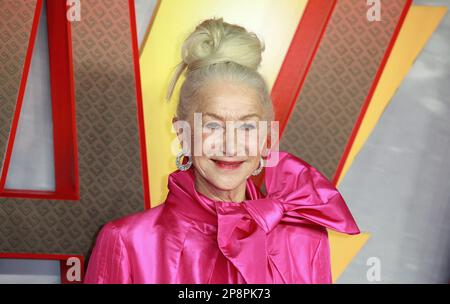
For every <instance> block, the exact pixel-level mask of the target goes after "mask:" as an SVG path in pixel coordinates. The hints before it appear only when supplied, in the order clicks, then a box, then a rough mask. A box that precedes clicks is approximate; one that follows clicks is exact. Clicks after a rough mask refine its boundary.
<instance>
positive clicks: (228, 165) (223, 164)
mask: <svg viewBox="0 0 450 304" xmlns="http://www.w3.org/2000/svg"><path fill="white" fill-rule="evenodd" d="M212 161H213V162H214V163H215V164H216V166H217V167H219V168H221V169H228V170H234V169H237V168H239V167H240V166H241V165H242V163H244V161H223V160H218V159H212Z"/></svg>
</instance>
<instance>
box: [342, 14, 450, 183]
mask: <svg viewBox="0 0 450 304" xmlns="http://www.w3.org/2000/svg"><path fill="white" fill-rule="evenodd" d="M446 12H447V7H432V6H418V5H413V6H412V7H411V8H410V10H409V12H408V14H407V16H406V19H405V22H404V24H403V26H402V28H401V30H400V33H399V36H398V38H397V41H396V42H395V45H394V48H393V50H392V53H391V55H390V56H389V59H388V61H387V64H386V66H385V69H384V71H383V73H382V76H381V78H380V81H379V83H378V85H377V88H376V90H375V93H374V95H373V97H372V100H371V102H370V104H369V107H368V108H367V112H366V114H365V116H364V119H363V121H362V123H361V126H360V128H359V131H358V133H357V135H356V137H355V141H354V143H353V145H352V147H351V150H350V153H349V155H348V157H347V160H346V162H345V164H344V167H343V170H342V172H341V175H340V176H339V180H338V182H337V185H339V183H340V182H341V180H342V179H343V177H344V176H345V174H346V173H347V171H348V169H349V168H350V166H351V164H352V163H353V160H354V159H355V157H356V155H357V154H358V153H359V151H360V150H361V148H362V146H363V145H364V143H365V142H366V141H367V139H368V137H369V135H370V134H371V133H372V131H373V129H374V128H375V126H376V124H377V122H378V120H379V119H380V117H381V115H382V114H383V111H384V110H385V108H386V107H387V105H388V104H389V102H390V101H391V99H392V97H393V96H394V94H395V93H396V91H397V89H398V88H399V87H400V85H401V83H402V81H403V79H404V78H405V77H406V75H407V74H408V72H409V70H410V69H411V67H412V65H413V63H414V60H415V59H416V57H417V56H418V55H419V53H420V51H421V50H422V49H423V48H424V46H425V44H426V43H427V41H428V40H429V39H430V37H431V35H432V34H433V32H434V31H435V30H436V28H437V26H438V24H439V23H440V21H441V20H442V18H443V17H444V15H445V13H446Z"/></svg>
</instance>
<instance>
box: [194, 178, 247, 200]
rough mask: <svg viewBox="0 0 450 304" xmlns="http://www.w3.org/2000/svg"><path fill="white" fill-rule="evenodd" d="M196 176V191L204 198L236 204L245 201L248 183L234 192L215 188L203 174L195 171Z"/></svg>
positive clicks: (233, 190)
mask: <svg viewBox="0 0 450 304" xmlns="http://www.w3.org/2000/svg"><path fill="white" fill-rule="evenodd" d="M194 172H195V173H194V174H195V189H196V190H197V192H200V193H201V194H203V195H204V196H206V197H208V198H210V199H212V200H215V201H222V202H236V203H241V202H242V201H244V200H245V191H246V183H245V182H244V183H242V184H241V185H239V186H238V187H236V188H235V189H232V190H222V189H219V188H217V187H215V186H214V185H213V184H211V183H210V182H209V181H208V180H206V179H205V178H204V177H203V176H201V174H199V173H198V172H197V170H194Z"/></svg>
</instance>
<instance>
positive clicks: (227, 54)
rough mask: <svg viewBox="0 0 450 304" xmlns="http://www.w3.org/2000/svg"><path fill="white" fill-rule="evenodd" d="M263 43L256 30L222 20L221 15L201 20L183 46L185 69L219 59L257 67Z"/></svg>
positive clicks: (208, 63) (219, 61)
mask: <svg viewBox="0 0 450 304" xmlns="http://www.w3.org/2000/svg"><path fill="white" fill-rule="evenodd" d="M263 51H264V44H263V42H261V41H260V40H259V38H258V37H257V36H256V34H254V33H252V32H248V31H247V30H246V29H245V28H243V27H241V26H239V25H235V24H230V23H227V22H224V21H223V19H222V18H219V19H216V18H214V19H208V20H205V21H203V22H202V23H200V24H199V25H198V26H197V27H196V29H195V31H194V32H193V33H192V34H191V35H189V37H188V38H187V39H186V40H185V42H184V44H183V47H182V59H183V62H184V63H185V65H186V66H187V70H188V72H189V71H192V70H196V69H198V68H201V67H204V66H207V65H211V64H215V63H222V62H230V61H231V62H235V63H237V64H240V65H243V66H245V67H248V68H251V69H254V70H256V69H258V67H259V65H260V64H261V53H262V52H263Z"/></svg>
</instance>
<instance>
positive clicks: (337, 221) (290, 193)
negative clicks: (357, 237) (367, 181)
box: [215, 152, 360, 283]
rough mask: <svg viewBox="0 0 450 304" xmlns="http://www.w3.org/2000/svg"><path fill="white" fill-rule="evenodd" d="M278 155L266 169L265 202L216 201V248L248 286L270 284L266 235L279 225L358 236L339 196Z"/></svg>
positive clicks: (302, 165) (301, 165) (304, 167)
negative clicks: (319, 229)
mask: <svg viewBox="0 0 450 304" xmlns="http://www.w3.org/2000/svg"><path fill="white" fill-rule="evenodd" d="M278 153H279V157H280V159H279V163H278V165H277V166H275V167H267V168H266V169H265V171H266V172H265V186H266V190H267V195H266V197H265V198H261V199H254V200H246V201H244V202H242V203H240V204H236V203H231V202H215V207H216V211H217V219H218V232H217V234H218V235H217V240H218V244H219V247H220V250H221V251H222V253H223V254H224V255H225V256H226V257H227V258H228V259H229V260H230V261H231V262H232V263H233V264H234V265H235V266H236V268H237V269H238V270H239V271H240V273H241V274H242V275H243V277H244V278H245V279H246V281H247V283H271V282H269V281H270V278H269V276H268V274H267V263H269V260H268V254H270V253H269V252H268V250H270V248H268V247H267V235H268V234H269V233H270V232H271V231H272V230H273V229H274V228H275V227H276V226H277V224H278V223H280V222H283V223H287V224H289V223H291V224H294V225H295V224H312V225H319V226H323V227H326V228H329V229H333V230H336V231H338V232H343V233H347V234H358V233H360V231H359V229H358V226H357V225H356V222H355V220H354V219H353V217H352V215H351V213H350V211H349V209H348V208H347V205H346V203H345V201H344V199H343V198H342V196H341V194H340V193H339V192H338V190H337V189H336V188H335V187H334V186H333V185H332V184H331V183H330V182H329V181H328V180H327V179H326V178H325V177H324V176H323V175H322V174H320V173H319V172H318V171H317V170H316V169H315V168H314V167H311V166H310V165H309V164H307V163H306V162H304V161H302V160H300V159H299V158H296V157H295V156H293V155H292V154H289V153H286V152H278Z"/></svg>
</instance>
